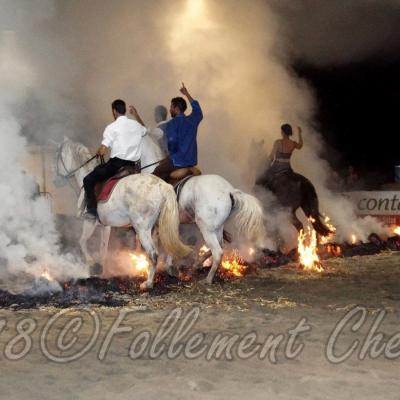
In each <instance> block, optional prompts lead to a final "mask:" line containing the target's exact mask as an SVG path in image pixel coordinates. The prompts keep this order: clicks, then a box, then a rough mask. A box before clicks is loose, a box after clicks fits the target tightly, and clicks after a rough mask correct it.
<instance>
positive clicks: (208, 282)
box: [198, 278, 213, 286]
mask: <svg viewBox="0 0 400 400" xmlns="http://www.w3.org/2000/svg"><path fill="white" fill-rule="evenodd" d="M212 283H213V281H212V279H211V280H210V279H208V278H204V279H201V280H199V281H198V284H199V285H200V286H209V285H212Z"/></svg>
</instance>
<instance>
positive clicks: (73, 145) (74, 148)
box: [65, 140, 92, 163]
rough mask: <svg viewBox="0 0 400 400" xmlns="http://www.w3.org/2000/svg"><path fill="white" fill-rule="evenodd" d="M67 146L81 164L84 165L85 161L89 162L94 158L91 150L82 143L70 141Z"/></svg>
mask: <svg viewBox="0 0 400 400" xmlns="http://www.w3.org/2000/svg"><path fill="white" fill-rule="evenodd" d="M65 146H68V147H69V149H70V150H71V153H72V154H74V155H75V157H76V158H77V160H78V161H79V162H80V163H84V162H85V161H87V160H89V158H91V157H92V155H91V154H90V151H89V149H88V148H87V147H86V146H85V145H83V144H82V143H79V142H73V141H72V140H68V141H67V142H66V143H65Z"/></svg>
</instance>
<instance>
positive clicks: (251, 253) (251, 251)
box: [249, 247, 256, 256]
mask: <svg viewBox="0 0 400 400" xmlns="http://www.w3.org/2000/svg"><path fill="white" fill-rule="evenodd" d="M255 252H256V251H255V250H254V249H253V248H252V247H250V248H249V255H250V256H252V255H253V254H254V253H255Z"/></svg>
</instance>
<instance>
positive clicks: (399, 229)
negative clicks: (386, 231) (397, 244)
mask: <svg viewBox="0 0 400 400" xmlns="http://www.w3.org/2000/svg"><path fill="white" fill-rule="evenodd" d="M393 233H394V234H396V235H397V236H400V226H396V227H395V228H393Z"/></svg>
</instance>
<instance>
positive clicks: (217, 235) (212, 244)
mask: <svg viewBox="0 0 400 400" xmlns="http://www.w3.org/2000/svg"><path fill="white" fill-rule="evenodd" d="M197 225H198V227H199V229H200V232H201V234H202V235H203V238H204V241H205V242H206V245H207V247H209V248H210V250H211V254H212V258H213V263H212V266H211V269H210V271H209V272H208V275H207V278H206V282H207V283H210V284H211V283H212V281H213V279H214V275H215V273H216V272H217V269H218V267H219V264H220V262H221V259H222V254H223V250H222V247H221V244H220V243H221V242H222V227H221V228H219V229H218V230H217V231H210V230H208V229H207V227H206V226H204V225H203V224H202V223H200V222H198V223H197Z"/></svg>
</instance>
